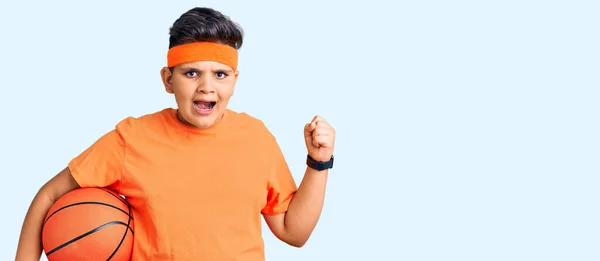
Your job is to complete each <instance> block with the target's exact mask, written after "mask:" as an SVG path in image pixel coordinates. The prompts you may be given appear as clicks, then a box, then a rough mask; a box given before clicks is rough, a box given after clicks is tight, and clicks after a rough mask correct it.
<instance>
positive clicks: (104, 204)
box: [44, 201, 133, 225]
mask: <svg viewBox="0 0 600 261" xmlns="http://www.w3.org/2000/svg"><path fill="white" fill-rule="evenodd" d="M88 204H90V205H103V206H107V207H111V208H114V209H116V210H119V211H121V212H123V214H125V215H127V216H128V217H129V218H131V219H133V217H132V216H131V214H129V213H127V212H125V210H122V209H121V208H119V207H117V206H113V205H111V204H107V203H103V202H95V201H84V202H77V203H73V204H69V205H66V206H64V207H61V208H59V209H57V210H56V211H54V212H53V213H52V214H50V216H48V218H46V220H45V221H44V225H45V224H46V223H47V222H48V220H50V218H51V217H52V216H54V215H55V214H56V213H58V212H59V211H61V210H63V209H66V208H70V207H73V206H77V205H88Z"/></svg>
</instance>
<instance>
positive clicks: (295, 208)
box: [284, 168, 328, 246]
mask: <svg viewBox="0 0 600 261" xmlns="http://www.w3.org/2000/svg"><path fill="white" fill-rule="evenodd" d="M327 175H328V170H323V171H318V170H315V169H312V168H306V172H305V174H304V178H303V179H302V182H301V183H300V186H299V187H298V191H297V192H296V194H295V195H294V198H293V199H292V201H291V202H290V206H289V208H288V211H287V213H286V215H285V221H284V224H285V225H284V226H285V231H286V234H287V235H288V240H290V241H292V242H295V243H294V245H299V246H302V245H304V243H306V241H307V240H308V238H309V237H310V235H311V234H312V232H313V230H314V228H315V227H316V225H317V221H318V220H319V217H320V216H321V211H322V209H323V204H324V201H325V188H326V183H327Z"/></svg>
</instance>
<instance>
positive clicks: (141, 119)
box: [115, 108, 175, 134]
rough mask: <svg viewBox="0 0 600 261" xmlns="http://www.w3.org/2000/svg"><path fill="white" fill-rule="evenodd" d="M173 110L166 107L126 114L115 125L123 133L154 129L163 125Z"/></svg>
mask: <svg viewBox="0 0 600 261" xmlns="http://www.w3.org/2000/svg"><path fill="white" fill-rule="evenodd" d="M174 112H175V110H174V109H172V108H166V109H162V110H159V111H155V112H152V113H147V114H142V115H139V116H128V117H125V118H124V119H122V120H120V121H119V122H118V123H117V124H116V126H115V127H116V130H117V131H118V132H120V133H123V134H124V133H132V132H140V131H145V130H148V129H154V128H156V127H157V126H161V125H162V126H164V125H165V123H166V122H167V121H168V120H169V117H170V116H171V114H172V113H174Z"/></svg>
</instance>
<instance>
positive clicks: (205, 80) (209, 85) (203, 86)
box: [196, 74, 215, 94]
mask: <svg viewBox="0 0 600 261" xmlns="http://www.w3.org/2000/svg"><path fill="white" fill-rule="evenodd" d="M196 92H199V93H205V94H209V93H214V92H215V86H214V83H213V82H212V79H211V77H208V76H207V75H206V74H205V75H203V77H202V78H201V79H200V82H199V83H198V87H197V88H196Z"/></svg>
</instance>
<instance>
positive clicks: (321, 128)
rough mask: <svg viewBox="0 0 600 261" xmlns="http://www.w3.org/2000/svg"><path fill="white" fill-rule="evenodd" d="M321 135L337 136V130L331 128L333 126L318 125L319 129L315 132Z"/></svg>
mask: <svg viewBox="0 0 600 261" xmlns="http://www.w3.org/2000/svg"><path fill="white" fill-rule="evenodd" d="M313 132H315V133H317V134H319V135H321V134H335V130H334V129H333V128H331V126H325V125H323V124H319V123H317V127H316V128H315V130H314V131H313Z"/></svg>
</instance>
